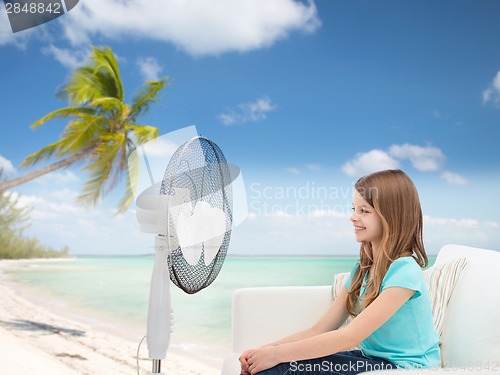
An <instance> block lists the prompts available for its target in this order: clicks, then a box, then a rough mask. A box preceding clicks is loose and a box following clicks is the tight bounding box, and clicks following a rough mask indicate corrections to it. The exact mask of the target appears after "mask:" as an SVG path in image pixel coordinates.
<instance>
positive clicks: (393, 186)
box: [239, 170, 441, 375]
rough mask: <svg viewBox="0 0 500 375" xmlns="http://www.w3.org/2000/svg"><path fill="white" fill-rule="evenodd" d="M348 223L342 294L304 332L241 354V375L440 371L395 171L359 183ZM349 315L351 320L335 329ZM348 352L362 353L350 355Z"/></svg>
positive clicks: (410, 194) (404, 185)
mask: <svg viewBox="0 0 500 375" xmlns="http://www.w3.org/2000/svg"><path fill="white" fill-rule="evenodd" d="M350 220H351V222H352V224H353V226H354V233H355V236H356V241H357V242H360V243H361V248H360V254H359V260H358V261H357V262H356V264H355V266H354V268H353V270H352V271H351V274H350V276H349V278H348V279H347V281H346V283H345V288H343V289H342V291H341V292H340V293H339V296H338V297H337V298H336V299H335V300H334V301H333V303H332V304H331V306H330V307H329V309H328V310H327V311H326V313H325V314H324V315H323V317H322V318H320V320H319V321H318V322H316V323H315V324H314V325H312V326H311V327H310V328H308V329H306V330H304V331H300V332H297V333H295V334H293V335H291V336H288V337H285V338H283V339H281V340H279V341H277V342H274V343H271V344H269V345H266V346H263V347H260V348H256V349H250V350H247V351H245V352H244V353H243V354H242V355H241V356H240V358H239V359H240V363H241V373H242V374H243V375H254V374H257V373H259V374H260V375H283V374H285V373H286V374H287V375H293V374H308V375H313V374H348V375H350V374H357V373H360V372H363V371H370V370H384V369H391V368H402V367H404V368H428V367H437V366H439V365H440V362H441V359H440V351H439V346H438V341H439V340H438V336H437V334H436V332H435V330H434V325H433V321H432V313H431V305H430V301H429V296H428V292H427V287H426V284H425V281H424V277H423V274H422V270H421V267H425V266H427V255H426V253H425V250H424V245H423V241H422V210H421V208H420V202H419V198H418V193H417V190H416V188H415V185H414V184H413V182H412V181H411V179H410V178H409V177H408V176H407V175H406V174H405V173H404V172H402V171H400V170H386V171H381V172H376V173H373V174H370V175H368V176H365V177H362V178H360V179H359V180H358V181H357V182H356V185H355V191H354V196H353V213H352V215H351V217H350ZM285 314H286V312H285ZM349 315H350V316H352V317H353V318H354V319H353V320H352V321H351V322H350V323H349V324H348V325H347V326H345V327H342V328H340V327H341V325H342V324H343V323H344V321H345V320H346V319H347V318H348V317H349ZM283 318H284V319H286V315H285V316H284V317H283ZM354 346H359V347H360V349H361V350H349V349H351V348H353V347H354Z"/></svg>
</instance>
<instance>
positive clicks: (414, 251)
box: [346, 169, 428, 316]
mask: <svg viewBox="0 0 500 375" xmlns="http://www.w3.org/2000/svg"><path fill="white" fill-rule="evenodd" d="M354 187H355V189H356V190H357V191H358V192H359V194H361V196H362V197H363V198H364V199H365V200H366V201H367V202H368V203H369V204H370V205H371V206H372V207H373V208H374V209H375V211H376V212H377V214H379V215H380V218H381V219H382V228H383V229H382V231H383V232H382V241H381V242H380V249H379V250H378V253H379V254H378V256H377V259H374V257H373V251H372V246H371V243H370V242H362V243H361V248H360V264H359V267H358V268H357V270H356V271H355V273H354V275H353V278H352V280H351V286H350V288H349V291H348V298H347V302H346V308H347V311H348V312H349V314H351V315H352V316H356V315H357V314H359V313H360V312H361V311H362V310H363V309H365V308H366V307H367V306H368V305H370V303H372V302H373V300H374V299H375V298H377V296H378V295H379V291H380V285H381V284H382V280H383V278H384V276H385V274H386V273H387V270H388V269H389V266H390V265H391V263H392V262H394V261H395V260H396V259H398V258H400V257H403V256H412V257H413V258H414V259H415V260H416V261H417V263H418V264H419V265H420V267H426V266H427V264H428V260H427V254H426V253H425V249H424V243H423V239H422V229H423V228H422V227H423V219H422V209H421V207H420V200H419V197H418V193H417V189H416V188H415V185H414V184H413V181H412V180H411V179H410V178H409V177H408V176H407V175H406V173H404V172H403V171H401V170H399V169H395V170H385V171H380V172H375V173H372V174H370V175H367V176H364V177H361V178H360V179H359V180H358V181H357V182H356V184H355V185H354ZM370 267H373V279H371V280H369V281H368V283H367V286H366V291H365V293H364V295H363V297H361V298H360V296H359V291H360V288H361V285H362V283H363V281H364V278H365V275H366V274H367V272H368V271H369V269H370ZM359 302H361V304H359Z"/></svg>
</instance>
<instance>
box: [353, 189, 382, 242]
mask: <svg viewBox="0 0 500 375" xmlns="http://www.w3.org/2000/svg"><path fill="white" fill-rule="evenodd" d="M352 205H353V213H352V215H351V217H350V220H351V222H352V224H353V225H354V234H355V236H356V241H357V242H364V241H366V242H371V243H372V247H373V248H374V249H377V248H378V245H379V244H380V241H381V240H382V232H383V230H382V228H383V227H382V219H381V218H380V215H379V214H377V212H376V211H375V209H374V208H373V207H372V206H370V204H369V203H368V202H367V201H366V200H365V199H364V198H363V197H362V196H361V194H359V192H358V191H356V190H355V191H354V196H353V201H352Z"/></svg>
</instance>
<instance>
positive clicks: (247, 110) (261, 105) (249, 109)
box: [218, 97, 277, 125]
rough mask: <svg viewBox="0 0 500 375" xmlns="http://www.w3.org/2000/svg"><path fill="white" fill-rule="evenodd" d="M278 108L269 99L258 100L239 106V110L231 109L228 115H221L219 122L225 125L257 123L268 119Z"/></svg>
mask: <svg viewBox="0 0 500 375" xmlns="http://www.w3.org/2000/svg"><path fill="white" fill-rule="evenodd" d="M276 108H277V106H276V105H275V104H273V103H272V102H271V99H269V98H268V97H263V98H259V99H257V100H256V101H255V102H251V103H243V104H240V105H238V110H237V111H235V110H232V109H229V110H228V111H227V112H226V113H223V114H221V115H219V116H218V117H219V120H220V121H221V122H222V123H223V124H224V125H235V124H243V123H246V122H257V121H262V120H265V119H266V118H267V114H268V113H269V112H272V111H274V110H275V109H276Z"/></svg>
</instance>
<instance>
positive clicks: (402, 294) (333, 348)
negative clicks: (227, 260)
mask: <svg viewBox="0 0 500 375" xmlns="http://www.w3.org/2000/svg"><path fill="white" fill-rule="evenodd" d="M414 293H415V291H414V290H410V289H406V288H400V287H392V288H387V289H384V290H383V291H382V293H380V295H379V296H378V297H377V298H376V299H375V300H374V301H373V302H372V303H371V304H370V306H368V307H367V308H366V309H365V310H364V311H363V312H361V313H360V314H359V315H358V316H357V317H356V318H355V319H354V320H353V321H352V322H351V323H350V324H349V325H348V326H347V327H345V328H342V329H338V330H334V331H329V332H323V333H320V334H318V335H316V336H312V337H308V338H304V339H302V340H300V341H295V342H286V343H281V344H279V345H277V346H271V347H264V348H259V349H253V350H249V351H247V352H246V354H247V356H246V362H247V363H248V373H250V374H252V375H253V374H256V373H257V372H259V371H262V370H265V369H268V368H270V367H273V366H275V365H277V364H278V363H283V362H292V361H299V360H302V359H310V358H318V357H324V356H327V355H330V354H333V353H337V352H340V351H343V350H348V349H350V348H352V347H353V346H355V345H357V344H359V343H360V342H361V341H363V340H364V339H365V338H366V337H368V336H369V335H371V334H372V333H373V332H374V331H376V330H377V329H378V328H379V327H380V326H382V325H383V324H384V323H385V322H386V321H387V320H389V318H390V317H391V316H392V315H393V314H394V313H395V312H396V311H397V310H398V309H399V308H400V307H401V306H402V305H403V304H404V303H405V302H406V301H407V300H409V299H410V298H411V297H412V296H413V294H414ZM322 320H323V318H322V319H321V320H320V322H321V321H322ZM330 322H332V323H333V322H334V323H336V322H337V321H336V320H335V319H331V320H330ZM318 323H319V322H318ZM322 328H324V326H322Z"/></svg>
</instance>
